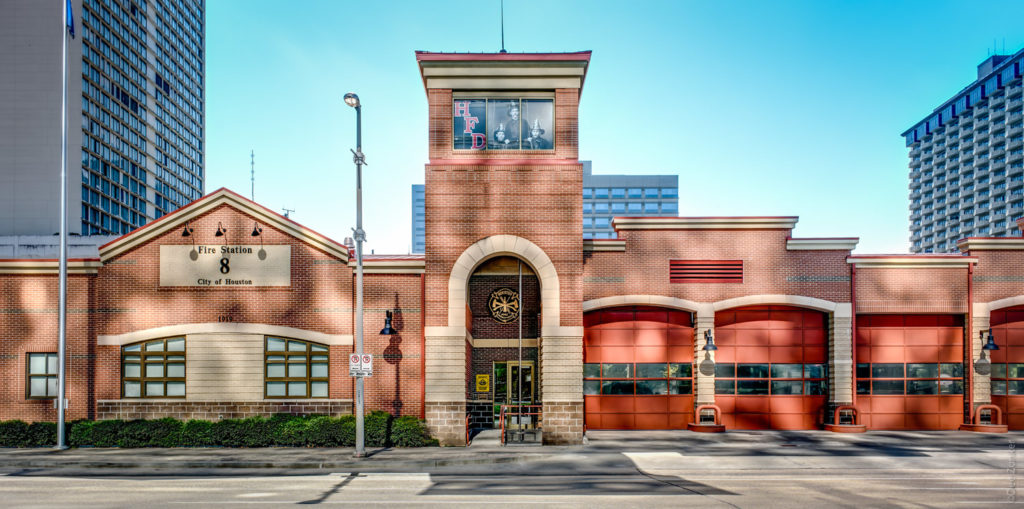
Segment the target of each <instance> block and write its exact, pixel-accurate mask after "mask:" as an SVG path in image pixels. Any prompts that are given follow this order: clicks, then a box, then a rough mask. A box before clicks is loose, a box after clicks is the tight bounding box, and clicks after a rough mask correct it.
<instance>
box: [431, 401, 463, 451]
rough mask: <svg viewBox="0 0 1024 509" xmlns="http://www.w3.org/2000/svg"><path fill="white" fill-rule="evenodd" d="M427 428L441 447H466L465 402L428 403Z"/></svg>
mask: <svg viewBox="0 0 1024 509" xmlns="http://www.w3.org/2000/svg"><path fill="white" fill-rule="evenodd" d="M426 413H427V428H429V429H430V435H431V436H433V437H434V438H436V439H437V440H438V442H440V443H441V445H443V446H465V445H466V402H465V401H428V402H427V403H426Z"/></svg>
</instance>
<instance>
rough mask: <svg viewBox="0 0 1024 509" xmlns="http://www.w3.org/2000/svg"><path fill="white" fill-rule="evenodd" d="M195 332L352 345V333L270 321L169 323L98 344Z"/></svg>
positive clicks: (109, 337) (101, 338)
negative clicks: (326, 331) (329, 332)
mask: <svg viewBox="0 0 1024 509" xmlns="http://www.w3.org/2000/svg"><path fill="white" fill-rule="evenodd" d="M193 334H259V335H264V336H281V337H285V338H292V339H303V340H306V341H312V342H314V343H320V344H323V345H330V346H335V345H351V344H352V335H351V334H324V333H322V332H317V331H311V330H306V329H296V328H294V327H282V326H280V325H267V324H262V323H221V322H208V323H183V324H178V325H167V326H164V327H154V328H152V329H143V330H137V331H132V332H126V333H124V334H114V335H100V336H98V337H97V344H99V345H112V346H124V345H129V344H132V343H137V342H139V341H146V340H149V339H157V338H165V337H169V336H187V335H193Z"/></svg>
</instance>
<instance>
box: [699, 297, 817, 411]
mask: <svg viewBox="0 0 1024 509" xmlns="http://www.w3.org/2000/svg"><path fill="white" fill-rule="evenodd" d="M826 325H827V316H826V315H825V314H824V313H821V312H818V311H811V310H806V309H800V308H793V307H786V306H760V307H748V308H737V309H731V310H727V311H720V312H718V313H716V314H715V342H716V343H717V344H718V351H717V352H716V354H715V361H716V362H715V403H716V404H717V405H718V406H719V407H721V409H722V423H723V424H725V426H726V427H727V428H733V429H816V428H817V427H818V426H819V425H820V423H821V419H822V418H821V416H822V413H823V407H824V406H825V404H826V403H827V402H828V369H827V362H828V346H827V345H828V340H827V338H828V335H827V333H826V330H827V328H826Z"/></svg>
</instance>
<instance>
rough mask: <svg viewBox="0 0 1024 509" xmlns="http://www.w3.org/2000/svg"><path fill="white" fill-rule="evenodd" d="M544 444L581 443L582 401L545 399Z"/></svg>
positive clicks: (543, 416)
mask: <svg viewBox="0 0 1024 509" xmlns="http://www.w3.org/2000/svg"><path fill="white" fill-rule="evenodd" d="M542 418H543V419H544V421H543V422H544V424H543V426H544V445H579V444H582V443H583V402H582V401H553V402H548V401H545V402H544V405H543V415H542Z"/></svg>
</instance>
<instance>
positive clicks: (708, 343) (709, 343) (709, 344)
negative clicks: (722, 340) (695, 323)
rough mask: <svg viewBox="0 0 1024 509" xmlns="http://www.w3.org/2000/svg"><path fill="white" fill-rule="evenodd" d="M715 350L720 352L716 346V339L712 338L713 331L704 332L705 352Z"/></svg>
mask: <svg viewBox="0 0 1024 509" xmlns="http://www.w3.org/2000/svg"><path fill="white" fill-rule="evenodd" d="M715 350H718V347H717V346H715V338H713V337H711V329H708V330H706V331H704V351H705V352H714V351H715Z"/></svg>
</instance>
